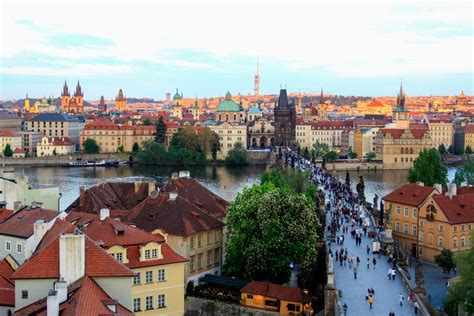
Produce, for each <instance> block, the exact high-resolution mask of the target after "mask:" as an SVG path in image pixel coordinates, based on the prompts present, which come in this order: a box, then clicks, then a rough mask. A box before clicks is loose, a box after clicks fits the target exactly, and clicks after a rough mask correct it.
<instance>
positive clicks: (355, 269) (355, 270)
mask: <svg viewBox="0 0 474 316" xmlns="http://www.w3.org/2000/svg"><path fill="white" fill-rule="evenodd" d="M353 271H354V280H357V268H356V267H354V269H353Z"/></svg>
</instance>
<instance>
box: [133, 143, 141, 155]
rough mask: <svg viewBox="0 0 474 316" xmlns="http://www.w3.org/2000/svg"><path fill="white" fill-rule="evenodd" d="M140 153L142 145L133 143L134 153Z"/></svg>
mask: <svg viewBox="0 0 474 316" xmlns="http://www.w3.org/2000/svg"><path fill="white" fill-rule="evenodd" d="M139 151H140V145H138V143H133V147H132V152H134V153H137V152H139Z"/></svg>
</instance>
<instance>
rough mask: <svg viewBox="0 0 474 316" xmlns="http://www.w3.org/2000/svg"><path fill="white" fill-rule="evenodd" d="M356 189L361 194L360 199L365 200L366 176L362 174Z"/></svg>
mask: <svg viewBox="0 0 474 316" xmlns="http://www.w3.org/2000/svg"><path fill="white" fill-rule="evenodd" d="M356 191H357V195H358V196H359V199H360V200H361V201H363V202H365V184H364V178H363V177H362V176H360V177H359V183H358V184H357V186H356Z"/></svg>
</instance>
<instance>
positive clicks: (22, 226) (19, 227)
mask: <svg viewBox="0 0 474 316" xmlns="http://www.w3.org/2000/svg"><path fill="white" fill-rule="evenodd" d="M58 215H59V212H58V211H53V210H45V209H43V208H39V207H37V208H33V209H30V208H28V207H25V208H23V209H22V210H19V211H18V212H16V213H14V214H12V215H11V216H10V217H8V218H6V219H5V220H4V221H3V222H1V223H0V234H4V235H9V236H15V237H20V238H28V237H30V236H31V235H33V230H34V223H35V222H36V221H37V220H39V219H42V220H44V221H45V222H49V221H51V220H52V219H54V218H55V217H57V216H58Z"/></svg>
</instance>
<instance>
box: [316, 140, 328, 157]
mask: <svg viewBox="0 0 474 316" xmlns="http://www.w3.org/2000/svg"><path fill="white" fill-rule="evenodd" d="M328 151H329V145H328V144H326V143H321V142H319V141H316V143H314V144H313V153H314V156H315V157H316V158H322V157H324V155H325V154H326V153H327V152H328Z"/></svg>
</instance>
